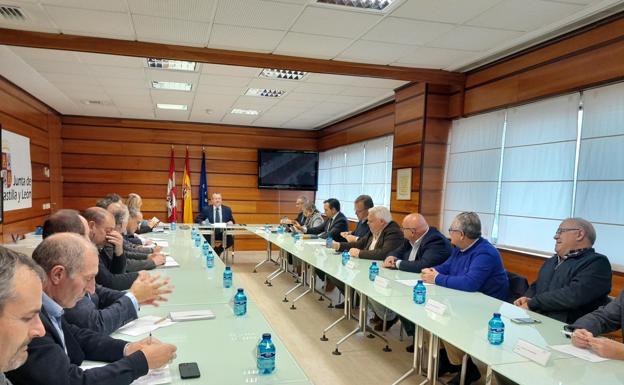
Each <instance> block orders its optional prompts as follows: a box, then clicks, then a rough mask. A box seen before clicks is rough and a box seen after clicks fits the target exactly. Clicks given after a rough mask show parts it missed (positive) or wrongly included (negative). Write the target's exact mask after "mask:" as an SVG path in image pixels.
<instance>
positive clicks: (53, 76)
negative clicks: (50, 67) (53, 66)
mask: <svg viewBox="0 0 624 385" xmlns="http://www.w3.org/2000/svg"><path fill="white" fill-rule="evenodd" d="M40 74H41V75H42V76H43V77H45V78H46V79H48V81H50V82H52V83H55V84H64V85H65V84H67V85H69V84H78V85H86V86H99V83H98V81H97V80H96V79H94V78H93V77H89V76H86V75H75V74H59V73H48V72H40Z"/></svg>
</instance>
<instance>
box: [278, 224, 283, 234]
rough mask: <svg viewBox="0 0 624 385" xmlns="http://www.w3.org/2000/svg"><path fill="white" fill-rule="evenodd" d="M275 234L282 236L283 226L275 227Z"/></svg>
mask: <svg viewBox="0 0 624 385" xmlns="http://www.w3.org/2000/svg"><path fill="white" fill-rule="evenodd" d="M277 233H278V234H284V226H282V225H279V226H277Z"/></svg>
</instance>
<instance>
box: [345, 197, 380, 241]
mask: <svg viewBox="0 0 624 385" xmlns="http://www.w3.org/2000/svg"><path fill="white" fill-rule="evenodd" d="M373 206H374V204H373V198H371V196H370V195H360V196H358V197H357V198H355V201H354V202H353V210H354V211H355V216H356V217H357V219H358V223H357V225H356V226H355V229H354V230H353V231H351V232H349V231H343V232H342V233H340V235H342V236H343V237H344V239H346V240H347V242H355V241H357V240H358V239H359V238H361V237H364V236H366V235H368V233H370V228H369V227H368V210H369V209H371V208H373Z"/></svg>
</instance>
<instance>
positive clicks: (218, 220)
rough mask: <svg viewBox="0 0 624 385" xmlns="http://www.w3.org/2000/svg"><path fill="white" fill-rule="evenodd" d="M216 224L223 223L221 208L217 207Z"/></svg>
mask: <svg viewBox="0 0 624 385" xmlns="http://www.w3.org/2000/svg"><path fill="white" fill-rule="evenodd" d="M215 223H221V210H220V207H217V216H216V218H215Z"/></svg>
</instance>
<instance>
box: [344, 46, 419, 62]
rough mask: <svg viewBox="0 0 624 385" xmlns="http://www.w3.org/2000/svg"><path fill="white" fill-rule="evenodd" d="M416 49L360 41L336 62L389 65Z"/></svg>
mask: <svg viewBox="0 0 624 385" xmlns="http://www.w3.org/2000/svg"><path fill="white" fill-rule="evenodd" d="M415 48H416V47H415V46H410V45H403V44H391V43H380V42H376V41H366V40H358V41H357V42H355V43H354V44H353V45H351V46H350V47H349V48H347V49H346V50H344V51H343V52H342V53H341V54H340V55H338V56H337V57H336V60H345V61H359V62H366V63H372V64H388V63H392V62H393V61H395V60H396V59H398V58H400V57H401V56H404V55H405V54H406V53H410V52H412V51H413V50H414V49H415Z"/></svg>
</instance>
